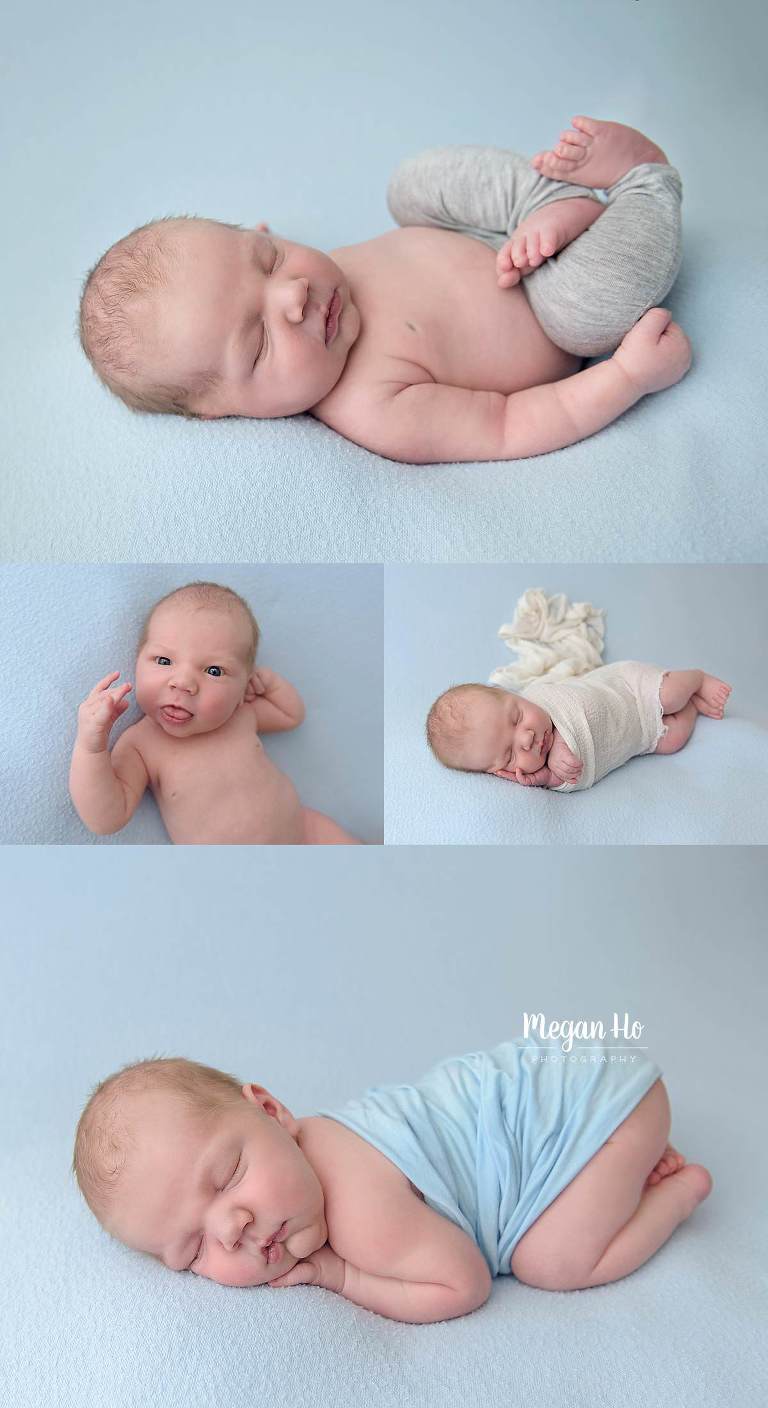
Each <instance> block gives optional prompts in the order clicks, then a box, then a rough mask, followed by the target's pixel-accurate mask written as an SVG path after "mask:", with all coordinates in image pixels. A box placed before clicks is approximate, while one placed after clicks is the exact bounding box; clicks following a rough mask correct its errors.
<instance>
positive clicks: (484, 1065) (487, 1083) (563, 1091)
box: [318, 1039, 661, 1276]
mask: <svg viewBox="0 0 768 1408" xmlns="http://www.w3.org/2000/svg"><path fill="white" fill-rule="evenodd" d="M660 1075H661V1070H660V1069H659V1067H658V1066H657V1065H656V1064H655V1063H654V1062H653V1061H651V1060H650V1059H649V1058H648V1056H646V1055H645V1053H644V1052H642V1051H634V1050H632V1051H629V1050H622V1051H615V1050H614V1051H611V1050H610V1049H609V1048H608V1047H605V1046H590V1047H582V1048H581V1049H579V1050H577V1049H576V1048H575V1047H574V1050H573V1051H572V1052H571V1053H570V1054H569V1055H568V1054H564V1053H563V1052H562V1051H561V1050H560V1048H559V1047H557V1046H550V1045H545V1044H543V1043H540V1042H536V1041H534V1040H529V1039H518V1040H514V1041H505V1042H503V1043H502V1044H501V1045H500V1046H497V1047H496V1048H495V1049H494V1050H493V1051H473V1052H470V1054H469V1055H467V1056H455V1057H451V1058H450V1059H448V1060H447V1061H442V1062H441V1063H440V1065H438V1066H435V1067H434V1069H433V1070H431V1071H430V1072H429V1073H428V1074H427V1075H426V1076H424V1078H423V1079H422V1080H420V1081H418V1082H417V1083H416V1084H415V1085H387V1086H373V1087H372V1088H371V1089H370V1090H368V1091H366V1093H365V1094H364V1095H363V1096H361V1098H360V1099H359V1100H351V1101H349V1103H348V1104H346V1105H344V1107H343V1108H342V1109H341V1110H320V1111H319V1112H318V1113H319V1114H321V1115H326V1116H329V1117H330V1118H331V1119H334V1120H338V1121H339V1123H340V1124H343V1125H346V1126H347V1128H348V1129H351V1130H353V1131H354V1132H355V1134H359V1135H360V1136H361V1137H362V1138H363V1139H366V1140H367V1141H368V1142H369V1143H370V1144H373V1145H374V1147H375V1148H377V1149H379V1150H380V1151H381V1153H382V1154H385V1155H386V1157H387V1158H388V1159H391V1160H392V1162H393V1163H394V1164H396V1165H397V1167H398V1168H399V1169H401V1170H402V1172H403V1173H404V1174H405V1176H406V1178H409V1179H410V1180H411V1182H412V1183H413V1184H415V1186H416V1187H417V1188H418V1189H419V1190H420V1191H421V1192H422V1193H423V1194H424V1198H425V1201H426V1202H427V1203H428V1204H429V1206H430V1207H432V1208H434V1209H435V1211H436V1212H439V1213H442V1214H443V1216H444V1217H448V1218H450V1219H451V1221H452V1222H455V1223H456V1224H457V1226H459V1227H461V1228H462V1230H463V1231H464V1232H467V1233H468V1234H469V1236H470V1237H472V1238H473V1239H474V1241H475V1242H476V1243H477V1245H478V1246H479V1248H480V1250H481V1251H482V1253H483V1255H484V1257H485V1259H486V1261H487V1262H488V1266H489V1268H490V1270H491V1274H492V1275H493V1276H507V1275H510V1274H511V1272H510V1260H511V1257H512V1253H513V1251H514V1249H515V1247H516V1246H517V1243H518V1242H519V1241H520V1238H521V1237H522V1236H523V1233H524V1232H526V1231H527V1230H528V1228H529V1227H530V1226H531V1225H532V1224H533V1223H534V1222H535V1221H536V1218H537V1217H539V1216H540V1215H541V1213H543V1212H544V1210H545V1208H547V1207H549V1205H550V1203H551V1202H553V1201H554V1199H555V1198H556V1197H557V1195H558V1193H561V1192H562V1190H563V1189H564V1188H566V1187H567V1186H568V1184H569V1183H570V1182H572V1180H573V1179H574V1178H575V1177H576V1174H577V1173H578V1172H579V1171H580V1170H581V1169H582V1168H583V1167H584V1165H585V1164H586V1163H588V1162H589V1160H590V1159H591V1158H592V1155H593V1154H596V1153H597V1151H598V1149H599V1148H600V1147H601V1145H603V1144H604V1143H605V1141H606V1139H608V1138H609V1136H610V1135H611V1134H612V1133H613V1131H614V1130H615V1129H616V1128H617V1127H618V1125H620V1124H621V1122H622V1120H624V1119H626V1117H627V1115H629V1114H631V1112H632V1110H634V1108H635V1106H636V1105H637V1104H638V1103H639V1102H640V1100H641V1099H642V1098H643V1096H644V1095H645V1094H646V1092H647V1091H648V1090H650V1088H651V1086H652V1085H653V1083H654V1081H656V1080H657V1079H658V1077H659V1076H660Z"/></svg>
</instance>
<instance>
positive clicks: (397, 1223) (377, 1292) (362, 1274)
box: [270, 1194, 491, 1325]
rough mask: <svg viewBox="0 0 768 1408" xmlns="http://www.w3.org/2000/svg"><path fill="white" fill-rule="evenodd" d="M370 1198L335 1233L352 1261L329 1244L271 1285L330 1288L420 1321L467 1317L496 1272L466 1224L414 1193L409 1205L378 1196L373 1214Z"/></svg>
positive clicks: (392, 1314)
mask: <svg viewBox="0 0 768 1408" xmlns="http://www.w3.org/2000/svg"><path fill="white" fill-rule="evenodd" d="M366 1201H367V1200H365V1199H364V1198H363V1199H362V1200H361V1201H360V1202H358V1203H357V1205H356V1208H355V1209H354V1210H353V1224H352V1225H350V1222H349V1221H348V1220H347V1219H345V1222H346V1223H347V1227H346V1232H345V1233H344V1234H342V1236H341V1237H337V1242H338V1243H339V1245H340V1246H341V1249H342V1250H344V1251H345V1252H352V1254H353V1256H354V1260H349V1259H348V1258H345V1257H344V1256H342V1255H340V1253H339V1251H336V1250H334V1249H333V1248H332V1247H331V1246H330V1244H329V1243H326V1244H325V1246H324V1247H321V1248H320V1250H319V1251H318V1252H314V1253H313V1254H312V1256H311V1257H308V1258H307V1260H306V1261H301V1262H298V1263H297V1265H296V1266H294V1267H292V1269H291V1270H290V1271H288V1272H287V1273H286V1275H285V1276H281V1277H279V1278H278V1279H277V1280H275V1281H271V1282H270V1285H272V1286H296V1285H300V1284H309V1285H315V1286H325V1287H326V1288H327V1289H328V1290H331V1291H336V1292H337V1293H338V1294H339V1295H342V1296H344V1297H345V1299H346V1300H351V1301H354V1303H355V1305H362V1306H364V1307H365V1308H366V1309H367V1310H375V1311H376V1313H377V1314H378V1315H386V1316H388V1317H389V1318H390V1319H392V1320H405V1321H408V1322H410V1323H411V1324H419V1325H423V1324H428V1323H431V1322H433V1321H435V1320H451V1319H453V1318H455V1316H457V1315H467V1314H468V1313H469V1312H470V1311H472V1310H476V1309H477V1308H478V1306H480V1305H483V1304H484V1302H485V1301H486V1300H487V1299H488V1296H489V1294H490V1289H491V1274H490V1271H489V1270H488V1266H487V1264H486V1262H485V1259H484V1257H483V1256H482V1253H481V1252H480V1250H479V1248H478V1247H477V1246H476V1245H475V1243H474V1242H473V1241H472V1240H471V1238H470V1237H468V1236H467V1235H466V1233H464V1232H462V1230H461V1228H460V1227H456V1226H455V1224H454V1223H452V1222H450V1221H449V1220H448V1219H447V1218H445V1217H441V1216H440V1214H439V1213H436V1212H434V1211H433V1210H432V1208H429V1207H427V1205H426V1203H423V1202H420V1201H419V1200H418V1199H417V1198H416V1197H415V1196H414V1195H413V1194H409V1195H408V1199H407V1203H406V1204H405V1205H403V1202H402V1200H401V1199H398V1200H397V1204H396V1206H392V1207H390V1206H388V1205H387V1203H386V1200H385V1203H384V1206H380V1204H379V1202H377V1205H376V1208H375V1211H374V1216H373V1218H372V1219H371V1220H367V1211H366V1209H365V1206H364V1204H365V1203H366ZM370 1201H371V1202H372V1203H373V1201H374V1199H373V1198H371V1200H370ZM364 1213H365V1217H364V1216H363V1214H364ZM357 1224H359V1225H357ZM354 1225H357V1230H356V1231H355V1230H353V1228H354ZM359 1262H362V1263H363V1265H359V1264H358V1263H359ZM370 1267H374V1268H375V1269H373V1270H372V1269H369V1268H370Z"/></svg>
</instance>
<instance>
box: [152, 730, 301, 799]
mask: <svg viewBox="0 0 768 1408" xmlns="http://www.w3.org/2000/svg"><path fill="white" fill-rule="evenodd" d="M145 762H146V763H147V769H148V771H149V775H150V782H151V784H152V790H153V792H154V793H155V796H156V798H157V800H158V802H160V803H161V804H163V805H166V806H181V805H184V804H187V803H189V802H193V801H194V802H199V801H205V800H211V799H214V798H216V797H219V796H227V797H229V798H230V799H231V798H232V797H233V796H238V795H240V796H242V795H244V794H248V795H250V796H253V797H254V799H256V798H258V796H259V793H260V790H262V789H263V784H264V783H265V782H266V781H267V780H268V779H270V778H271V776H272V774H275V775H276V776H277V777H279V776H281V774H280V773H279V771H278V769H277V768H275V766H274V764H273V763H272V762H271V761H270V759H269V758H268V757H267V754H266V753H265V751H264V747H263V745H262V742H261V740H260V738H259V737H258V735H257V734H256V733H255V732H254V729H253V727H250V728H248V729H245V728H238V729H235V730H232V731H231V732H228V733H225V732H224V731H222V732H221V735H220V733H219V731H218V730H214V731H213V732H212V733H208V734H198V735H195V736H193V737H191V738H169V737H167V736H165V735H163V734H161V735H160V736H157V735H155V736H153V737H152V738H151V740H149V742H148V746H147V748H146V752H145Z"/></svg>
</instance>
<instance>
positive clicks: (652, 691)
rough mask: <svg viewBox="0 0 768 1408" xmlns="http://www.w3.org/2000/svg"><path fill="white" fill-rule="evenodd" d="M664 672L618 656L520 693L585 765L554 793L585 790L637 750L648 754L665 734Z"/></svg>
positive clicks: (533, 685)
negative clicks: (543, 714)
mask: <svg viewBox="0 0 768 1408" xmlns="http://www.w3.org/2000/svg"><path fill="white" fill-rule="evenodd" d="M665 673H666V672H665V671H664V670H660V669H659V668H658V667H657V666H656V665H643V664H640V662H639V661H637V660H618V661H617V662H616V663H615V664H614V665H601V666H600V668H599V669H597V670H590V671H589V673H588V674H586V675H577V676H576V677H574V678H571V679H559V680H536V681H535V682H534V683H532V684H528V685H526V687H525V688H524V689H522V690H521V691H520V693H521V694H523V695H524V696H525V698H526V699H530V700H532V701H533V703H534V704H538V705H540V707H541V708H542V709H545V710H546V712H547V713H548V714H549V716H550V718H551V719H552V722H553V724H554V725H555V728H556V729H557V731H558V733H560V734H561V735H562V737H563V739H564V740H565V742H566V743H567V744H568V747H569V748H570V749H571V752H572V753H575V754H576V757H577V758H578V759H579V761H580V762H582V763H583V764H584V769H583V772H582V774H581V778H580V779H579V781H578V782H577V783H575V784H574V783H571V782H564V783H562V785H561V786H560V787H556V788H554V789H553V790H554V791H556V792H583V791H584V789H585V788H586V787H592V786H593V784H594V783H595V782H599V781H600V778H601V777H605V775H606V773H608V772H613V769H614V768H620V767H621V765H622V763H627V762H629V759H630V758H636V757H637V755H638V754H639V753H652V752H653V750H654V748H655V747H656V744H657V743H658V741H659V739H660V738H663V736H664V734H665V733H666V731H667V730H666V726H665V725H664V724H663V723H662V721H661V701H660V699H659V688H660V686H661V681H662V679H663V678H664V674H665Z"/></svg>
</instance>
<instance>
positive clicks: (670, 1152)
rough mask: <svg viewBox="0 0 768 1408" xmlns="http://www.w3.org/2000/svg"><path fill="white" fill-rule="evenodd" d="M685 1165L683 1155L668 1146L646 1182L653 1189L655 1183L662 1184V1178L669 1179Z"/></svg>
mask: <svg viewBox="0 0 768 1408" xmlns="http://www.w3.org/2000/svg"><path fill="white" fill-rule="evenodd" d="M684 1163H685V1159H684V1158H683V1155H682V1154H680V1153H679V1152H678V1150H677V1149H675V1148H673V1146H672V1145H671V1144H668V1145H667V1147H666V1149H665V1150H664V1153H663V1154H662V1156H661V1158H660V1159H659V1162H658V1163H657V1164H656V1167H655V1168H652V1169H651V1171H650V1173H649V1174H648V1177H647V1179H646V1180H645V1181H646V1183H647V1184H648V1185H649V1187H651V1188H652V1187H653V1186H654V1184H655V1183H661V1180H662V1178H669V1175H670V1174H671V1173H679V1171H680V1169H681V1168H682V1167H683V1165H684Z"/></svg>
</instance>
